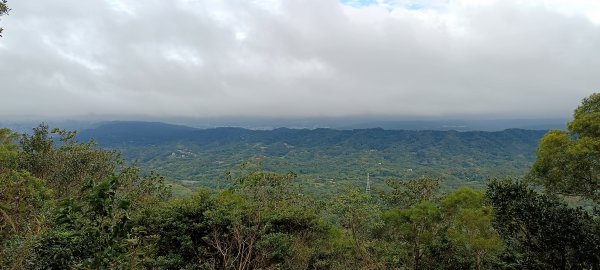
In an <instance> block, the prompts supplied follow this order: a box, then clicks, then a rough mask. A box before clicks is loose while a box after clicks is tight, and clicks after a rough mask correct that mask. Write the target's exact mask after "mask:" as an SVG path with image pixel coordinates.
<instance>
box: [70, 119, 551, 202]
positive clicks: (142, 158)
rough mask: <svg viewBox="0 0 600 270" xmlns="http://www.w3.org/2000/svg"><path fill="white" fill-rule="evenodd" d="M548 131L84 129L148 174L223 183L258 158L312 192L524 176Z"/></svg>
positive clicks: (121, 125)
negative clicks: (368, 183) (393, 181)
mask: <svg viewBox="0 0 600 270" xmlns="http://www.w3.org/2000/svg"><path fill="white" fill-rule="evenodd" d="M544 133H545V131H531V130H520V129H510V130H505V131H500V132H456V131H399V130H383V129H362V130H333V129H315V130H308V129H301V130H299V129H286V128H281V129H275V130H268V131H257V130H246V129H241V128H216V129H206V130H199V129H192V128H189V127H184V126H174V125H167V124H162V123H147V122H115V123H108V124H104V125H102V126H100V127H98V128H95V129H91V130H86V131H84V132H82V134H80V135H81V138H83V139H84V140H87V139H89V138H94V139H95V140H97V141H98V143H99V144H100V145H101V146H103V147H108V148H111V149H117V150H119V151H120V152H121V153H123V156H124V158H125V159H126V160H130V161H131V160H138V161H139V164H140V166H141V168H142V169H143V170H144V171H145V172H149V171H151V170H155V171H159V172H161V174H162V175H164V176H165V177H167V178H169V179H172V180H183V181H191V182H195V183H198V184H200V185H202V186H206V187H211V188H222V187H225V186H227V185H228V184H229V183H227V182H224V181H223V179H224V175H225V173H226V172H228V171H231V170H235V168H236V167H237V165H239V164H241V163H243V162H246V161H248V160H252V161H255V160H256V159H260V163H261V164H262V166H263V168H264V169H265V170H267V171H294V172H297V173H298V174H299V181H298V182H299V183H300V184H301V185H302V187H303V188H304V189H306V190H307V191H308V192H315V191H318V192H332V193H336V192H338V191H339V190H340V189H341V188H342V187H343V186H344V185H345V184H348V183H350V184H353V185H357V186H358V185H363V187H364V184H365V179H366V174H367V172H369V173H370V175H371V178H372V180H373V183H374V186H376V187H383V186H384V183H383V182H384V180H385V179H387V178H390V177H393V178H401V179H410V178H417V177H420V176H423V175H427V176H430V177H434V178H440V179H442V181H443V182H442V186H443V187H444V188H456V187H459V186H462V185H469V186H472V187H477V188H481V187H483V186H485V183H484V181H485V180H486V179H488V178H490V177H506V176H511V177H520V176H523V175H524V174H525V173H526V172H527V171H528V169H529V166H530V165H531V164H532V163H533V161H534V159H535V149H536V147H537V143H538V141H539V139H540V138H541V137H542V136H543V135H544Z"/></svg>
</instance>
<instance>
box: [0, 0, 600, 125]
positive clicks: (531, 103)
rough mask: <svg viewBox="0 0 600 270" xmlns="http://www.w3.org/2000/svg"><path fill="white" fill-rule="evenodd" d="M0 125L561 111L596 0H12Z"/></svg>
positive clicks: (587, 78) (597, 29)
mask: <svg viewBox="0 0 600 270" xmlns="http://www.w3.org/2000/svg"><path fill="white" fill-rule="evenodd" d="M8 4H9V6H10V7H11V8H12V11H11V13H10V15H9V16H4V17H2V18H1V19H0V26H2V27H3V28H5V31H4V33H3V35H4V37H2V38H0V117H4V118H6V117H12V116H22V115H38V116H45V117H47V116H59V117H74V116H82V115H145V116H192V117H206V116H209V117H215V116H275V117H319V116H328V117H336V116H399V117H404V118H406V117H446V118H456V117H463V116H468V117H479V116H481V117H496V118H530V117H544V118H550V117H569V116H570V115H571V113H572V111H573V109H574V108H575V107H576V106H577V105H578V104H579V102H580V101H581V99H582V98H584V97H585V96H587V95H589V94H590V93H592V92H598V91H600V1H598V0H539V1H536V0H521V1H517V0H438V1H435V0H429V1H427V0H423V1H416V0H415V1H403V0H399V1H366V0H362V1H361V0H359V1H356V0H345V1H336V0H254V1H250V0H238V1H235V0H234V1H225V0H214V1H213V0H172V1H165V0H143V1H142V0H86V1H73V0H53V1H48V0H9V2H8Z"/></svg>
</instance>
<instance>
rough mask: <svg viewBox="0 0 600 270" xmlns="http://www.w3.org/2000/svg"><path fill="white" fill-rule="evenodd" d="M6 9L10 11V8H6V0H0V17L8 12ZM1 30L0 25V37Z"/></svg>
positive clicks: (0, 34)
mask: <svg viewBox="0 0 600 270" xmlns="http://www.w3.org/2000/svg"><path fill="white" fill-rule="evenodd" d="M8 11H10V9H9V8H8V5H6V0H0V17H2V16H4V15H6V14H8ZM3 30H4V29H2V27H0V37H1V36H2V31H3Z"/></svg>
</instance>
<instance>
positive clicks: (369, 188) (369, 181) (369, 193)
mask: <svg viewBox="0 0 600 270" xmlns="http://www.w3.org/2000/svg"><path fill="white" fill-rule="evenodd" d="M365 191H366V192H367V195H371V177H370V175H369V173H367V189H366V190H365Z"/></svg>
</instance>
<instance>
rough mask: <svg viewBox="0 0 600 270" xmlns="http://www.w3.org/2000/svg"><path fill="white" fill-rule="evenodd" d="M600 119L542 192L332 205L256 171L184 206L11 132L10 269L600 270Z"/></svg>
mask: <svg viewBox="0 0 600 270" xmlns="http://www.w3.org/2000/svg"><path fill="white" fill-rule="evenodd" d="M599 112H600V97H599V96H598V95H593V96H591V97H590V98H588V99H586V100H584V102H583V104H582V106H581V107H580V108H579V109H578V110H577V111H576V114H575V120H574V121H572V122H570V124H569V131H568V133H561V132H557V131H551V132H549V133H548V134H547V135H546V136H544V139H543V140H542V143H541V144H540V147H539V150H538V153H537V159H536V162H535V166H534V167H533V169H532V170H531V173H530V174H529V175H528V176H527V177H526V179H528V181H516V180H512V179H510V178H506V179H504V180H492V181H490V182H489V183H488V184H487V186H486V188H485V190H476V189H473V188H471V187H460V188H457V189H454V190H451V191H446V192H444V191H442V189H441V188H440V182H439V181H437V180H434V179H432V178H428V177H419V178H414V179H412V180H394V179H392V178H389V179H387V180H386V181H385V187H386V188H383V189H380V190H377V191H374V192H373V193H370V194H369V193H366V192H365V191H364V189H362V188H360V189H359V188H356V187H355V186H352V185H347V186H345V187H344V189H343V190H342V191H340V192H338V193H336V194H335V195H334V196H332V197H331V198H327V199H322V197H314V196H312V195H311V193H306V192H303V191H302V187H301V186H300V185H298V184H297V182H299V179H298V177H297V175H296V174H295V173H292V172H289V173H273V172H268V171H265V170H264V169H263V168H262V167H261V166H259V165H258V164H256V163H245V164H244V165H243V166H241V167H240V168H239V170H237V171H233V172H231V173H228V174H226V176H225V180H226V181H227V182H228V183H229V185H228V187H227V188H224V189H221V190H218V191H214V190H213V191H210V190H205V189H200V190H198V191H196V192H195V193H193V194H192V195H190V196H186V197H180V198H174V197H173V196H172V195H171V194H170V191H171V189H170V188H169V187H168V186H167V185H166V184H165V183H164V180H163V178H162V177H160V176H157V175H155V174H148V175H142V174H141V173H140V170H139V169H138V168H137V167H136V166H127V165H125V164H126V163H125V162H124V161H123V160H121V159H120V158H119V156H118V154H117V153H116V152H112V151H107V150H102V149H100V148H98V147H97V146H96V145H95V144H94V143H78V142H76V141H75V140H74V136H75V133H74V132H67V131H63V130H53V131H52V132H49V130H48V128H47V127H46V126H43V125H42V126H40V127H38V128H36V129H35V130H34V131H33V133H31V134H29V135H20V136H19V135H16V134H14V133H12V132H11V131H9V130H7V129H0V268H2V269H600V216H599V212H598V210H597V209H595V210H594V207H597V206H598V204H597V196H596V195H597V194H598V182H599V181H600V179H599V178H598V174H597V172H598V169H599V168H598V167H599V166H600V164H599V163H598V159H597V156H595V153H597V151H598V148H597V145H596V144H594V143H593V142H596V141H597V140H598V139H599V138H600V133H599V132H598V130H599V129H598V128H599V127H598V126H597V123H596V122H597V117H590V116H594V115H597V114H598V113H599ZM372 132H381V131H377V130H375V131H372ZM557 134H558V135H559V138H562V137H561V136H565V135H566V139H560V140H559V141H558V143H551V142H554V140H555V139H556V136H557ZM588 143H589V144H588ZM559 146H561V147H559ZM369 147H372V146H369ZM548 147H553V148H548ZM549 149H551V150H552V151H549ZM580 150H585V151H584V152H585V153H586V155H582V154H581V153H580V152H579V151H580ZM595 151H596V152H595ZM552 160H554V161H555V162H550V161H552ZM556 160H558V161H560V162H558V161H556ZM549 162H550V163H549ZM575 165H577V167H576V169H575V168H573V167H572V166H575ZM579 170H583V171H579ZM581 177H584V178H583V179H582V178H581ZM529 180H532V181H533V183H540V184H543V186H545V188H543V187H542V186H532V182H529ZM582 183H583V184H585V185H587V187H590V188H592V189H593V188H595V189H594V190H589V189H577V188H574V187H576V186H578V185H581V184H582ZM562 194H569V195H572V196H577V197H580V198H585V199H590V200H591V201H592V202H591V203H590V206H592V207H587V208H585V209H584V208H581V207H574V206H572V205H573V204H572V203H571V204H567V203H565V199H566V197H564V196H563V195H562ZM569 199H572V198H569ZM570 201H572V200H570Z"/></svg>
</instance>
